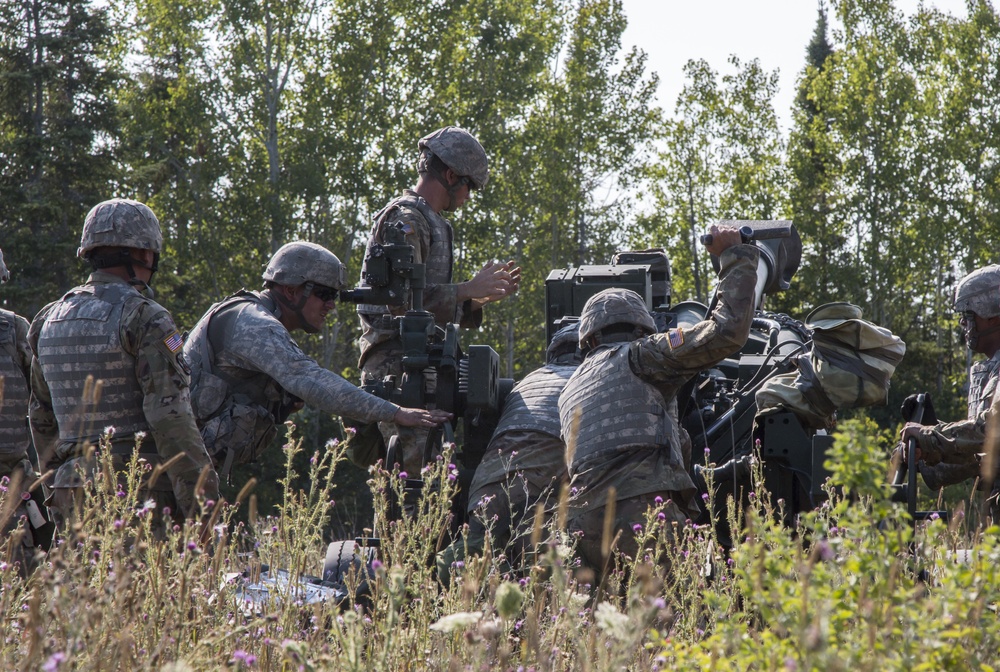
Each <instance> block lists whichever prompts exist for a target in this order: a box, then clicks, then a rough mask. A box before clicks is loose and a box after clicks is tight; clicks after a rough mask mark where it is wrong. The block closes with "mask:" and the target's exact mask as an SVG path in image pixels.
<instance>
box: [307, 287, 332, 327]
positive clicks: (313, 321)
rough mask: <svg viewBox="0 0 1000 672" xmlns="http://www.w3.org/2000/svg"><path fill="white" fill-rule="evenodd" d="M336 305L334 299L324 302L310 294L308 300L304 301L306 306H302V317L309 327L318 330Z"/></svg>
mask: <svg viewBox="0 0 1000 672" xmlns="http://www.w3.org/2000/svg"><path fill="white" fill-rule="evenodd" d="M336 305H337V303H336V301H335V300H334V299H329V300H327V301H324V300H323V299H321V298H320V297H318V296H316V295H315V294H310V295H309V298H308V299H306V305H304V306H302V316H303V317H304V318H305V320H306V322H308V323H309V325H310V326H311V327H313V328H315V329H317V330H319V329H321V328H322V327H323V323H324V322H326V316H327V315H328V314H329V312H330V311H331V310H333V308H334V306H336Z"/></svg>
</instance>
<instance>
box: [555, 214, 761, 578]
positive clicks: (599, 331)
mask: <svg viewBox="0 0 1000 672" xmlns="http://www.w3.org/2000/svg"><path fill="white" fill-rule="evenodd" d="M712 235H713V241H712V244H711V245H710V246H709V247H708V250H709V252H711V253H712V254H715V255H720V262H721V268H720V271H719V278H720V279H719V286H718V290H717V298H718V305H717V306H716V307H715V309H714V310H713V311H712V312H711V314H710V315H709V317H708V318H707V319H706V320H704V321H702V322H699V323H697V324H696V325H695V326H694V327H692V328H690V329H682V328H674V329H670V330H669V331H667V332H666V333H659V334H658V333H655V332H656V328H655V325H654V323H653V319H652V317H651V316H650V314H649V312H648V310H647V308H646V305H645V303H644V302H643V300H642V298H640V297H639V295H638V294H636V293H635V292H633V291H631V290H624V289H606V290H604V291H602V292H599V293H597V294H595V295H594V296H593V297H591V298H590V299H589V300H588V301H587V303H586V304H585V306H584V309H583V311H582V312H581V315H580V348H581V350H582V351H583V352H584V361H583V363H582V364H581V365H580V367H579V368H578V369H577V370H576V373H574V374H573V377H572V378H570V380H569V383H568V384H567V385H566V389H564V390H563V392H562V394H561V395H560V397H559V418H560V424H561V428H562V435H563V439H564V440H565V441H566V443H567V445H569V446H571V448H570V449H569V450H568V451H567V460H568V461H569V473H570V477H571V478H572V483H573V486H574V487H575V488H577V489H578V490H579V491H580V492H579V495H578V496H577V497H576V498H575V499H574V500H573V501H572V502H571V503H570V511H569V519H568V525H569V529H570V530H571V531H573V532H576V533H579V534H580V535H581V538H580V540H579V546H578V552H579V554H580V557H581V559H582V560H583V562H584V563H585V564H586V565H588V566H589V567H590V568H591V569H594V570H596V571H597V572H598V574H600V573H602V572H603V570H604V569H605V564H606V561H607V558H605V557H603V556H602V552H601V537H602V530H603V527H604V518H605V509H606V507H607V506H614V512H613V521H614V530H615V531H619V532H621V538H620V541H619V544H618V549H619V550H620V551H622V552H623V553H625V554H626V555H629V556H631V557H635V556H636V554H637V553H638V551H639V546H638V543H637V541H636V539H635V533H634V530H636V529H637V528H636V527H635V526H637V525H640V526H645V524H646V510H647V508H648V507H649V506H652V505H654V503H657V504H660V505H661V506H662V507H663V509H664V514H665V516H666V519H667V524H668V525H669V524H670V523H671V522H672V521H676V522H679V523H683V522H684V521H685V520H686V519H689V518H694V517H696V514H697V503H696V501H695V500H694V498H693V496H694V494H695V486H694V483H693V482H692V481H691V477H690V476H689V475H688V472H687V470H686V469H685V468H684V458H683V455H682V447H681V437H680V432H679V429H678V424H677V417H676V416H677V411H676V395H677V392H678V390H679V389H680V387H681V386H682V385H683V384H684V383H685V382H687V381H688V380H689V379H690V378H691V377H692V376H694V375H695V374H696V373H698V371H700V370H702V369H704V368H706V367H709V366H712V365H713V364H715V363H717V362H719V361H720V360H722V359H723V358H725V357H727V356H729V355H731V354H733V353H735V352H737V351H739V349H740V348H741V347H743V345H744V343H745V342H746V339H747V336H748V335H749V333H750V323H751V321H752V319H753V313H754V301H755V299H754V286H755V283H756V280H757V260H758V255H759V252H758V250H757V248H756V247H754V246H753V245H742V244H739V243H740V236H739V233H738V232H737V230H736V229H734V228H732V227H721V228H720V227H716V226H713V227H712ZM573 446H575V449H574V448H573ZM571 451H572V455H570V452H571ZM658 499H659V500H660V501H659V502H657V500H658Z"/></svg>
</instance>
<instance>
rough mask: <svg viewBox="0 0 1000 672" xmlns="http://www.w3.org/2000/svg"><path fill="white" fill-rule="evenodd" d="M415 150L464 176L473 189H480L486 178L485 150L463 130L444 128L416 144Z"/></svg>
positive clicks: (487, 173)
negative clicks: (426, 154)
mask: <svg viewBox="0 0 1000 672" xmlns="http://www.w3.org/2000/svg"><path fill="white" fill-rule="evenodd" d="M417 149H419V150H420V152H421V154H422V155H423V154H424V153H425V152H430V153H431V154H433V155H435V156H437V157H438V158H439V159H441V161H443V162H444V165H446V166H448V167H449V168H451V169H452V170H453V171H455V172H456V173H457V174H458V175H461V176H463V177H468V178H470V179H471V180H472V184H473V186H474V187H475V188H476V189H482V188H483V187H485V186H486V183H487V182H488V181H489V179H490V170H489V162H488V161H487V158H486V150H484V149H483V146H482V145H481V144H479V141H478V140H476V138H475V137H474V136H473V135H472V134H471V133H469V132H468V131H466V130H463V129H461V128H458V127H456V126H445V127H444V128H440V129H438V130H436V131H434V132H433V133H431V134H429V135H425V136H424V137H422V138H420V140H419V141H418V142H417Z"/></svg>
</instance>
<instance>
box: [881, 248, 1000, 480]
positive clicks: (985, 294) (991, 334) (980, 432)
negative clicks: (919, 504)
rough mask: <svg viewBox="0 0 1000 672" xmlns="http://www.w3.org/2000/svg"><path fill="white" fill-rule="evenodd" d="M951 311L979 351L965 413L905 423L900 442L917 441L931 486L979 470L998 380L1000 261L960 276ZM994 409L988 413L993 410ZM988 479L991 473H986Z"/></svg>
mask: <svg viewBox="0 0 1000 672" xmlns="http://www.w3.org/2000/svg"><path fill="white" fill-rule="evenodd" d="M953 309H954V310H955V312H957V313H958V314H959V315H960V316H961V320H960V324H961V326H962V330H963V332H964V333H965V342H966V345H968V346H969V350H971V351H972V352H974V353H977V354H981V355H984V356H985V357H986V359H985V360H980V361H978V362H976V363H975V364H973V365H972V370H971V371H970V375H969V402H968V414H967V416H966V418H965V419H964V420H957V421H955V422H939V423H937V424H935V425H920V424H917V423H907V424H906V425H904V427H903V430H902V432H901V440H902V442H903V443H904V444H905V443H906V442H907V441H908V440H909V439H910V438H915V439H916V440H917V447H918V449H919V451H920V456H921V458H922V460H923V461H922V463H920V464H919V469H920V473H921V475H922V476H923V479H924V481H925V482H926V483H927V485H928V486H930V487H931V488H933V489H935V490H936V489H938V488H941V487H943V486H946V485H952V484H955V483H961V482H962V481H965V480H967V479H970V478H975V477H976V476H978V475H979V474H980V457H981V454H982V452H983V445H984V443H985V441H986V433H987V432H986V426H987V422H988V418H989V415H990V414H989V413H987V411H989V409H990V406H991V404H993V403H994V401H1000V397H997V396H996V390H997V382H998V379H1000V265H991V266H984V267H982V268H979V269H977V270H975V271H973V272H972V273H969V274H968V275H966V276H965V277H964V278H962V279H961V280H960V281H959V283H958V286H957V287H956V288H955V300H954V303H953ZM996 412H997V411H993V413H994V414H995V413H996ZM991 477H992V475H991Z"/></svg>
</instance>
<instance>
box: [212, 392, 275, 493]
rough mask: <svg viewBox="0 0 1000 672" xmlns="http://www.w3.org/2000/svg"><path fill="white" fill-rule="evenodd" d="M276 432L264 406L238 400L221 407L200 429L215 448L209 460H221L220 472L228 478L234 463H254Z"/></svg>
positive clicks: (218, 462)
mask: <svg viewBox="0 0 1000 672" xmlns="http://www.w3.org/2000/svg"><path fill="white" fill-rule="evenodd" d="M277 433H278V430H277V427H276V426H275V424H274V419H273V418H272V416H271V414H270V412H268V411H267V409H265V408H263V407H261V406H256V405H250V404H238V403H233V404H231V405H230V406H228V407H227V408H225V409H223V410H222V412H221V413H219V414H217V415H216V416H215V417H214V418H212V419H210V420H209V421H208V422H206V423H205V426H204V427H203V428H202V430H201V436H202V438H203V439H204V441H205V445H206V446H213V447H214V449H215V450H214V454H213V455H212V460H213V461H214V462H215V463H216V464H217V465H219V464H220V463H221V466H220V467H219V475H220V476H222V477H223V478H228V477H229V473H230V471H231V470H232V468H233V465H236V464H246V463H248V462H253V461H254V460H255V459H256V458H257V454H258V453H259V452H260V451H261V450H262V449H263V448H264V447H265V446H267V445H269V444H270V443H271V440H272V439H274V437H275V436H276V435H277Z"/></svg>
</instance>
